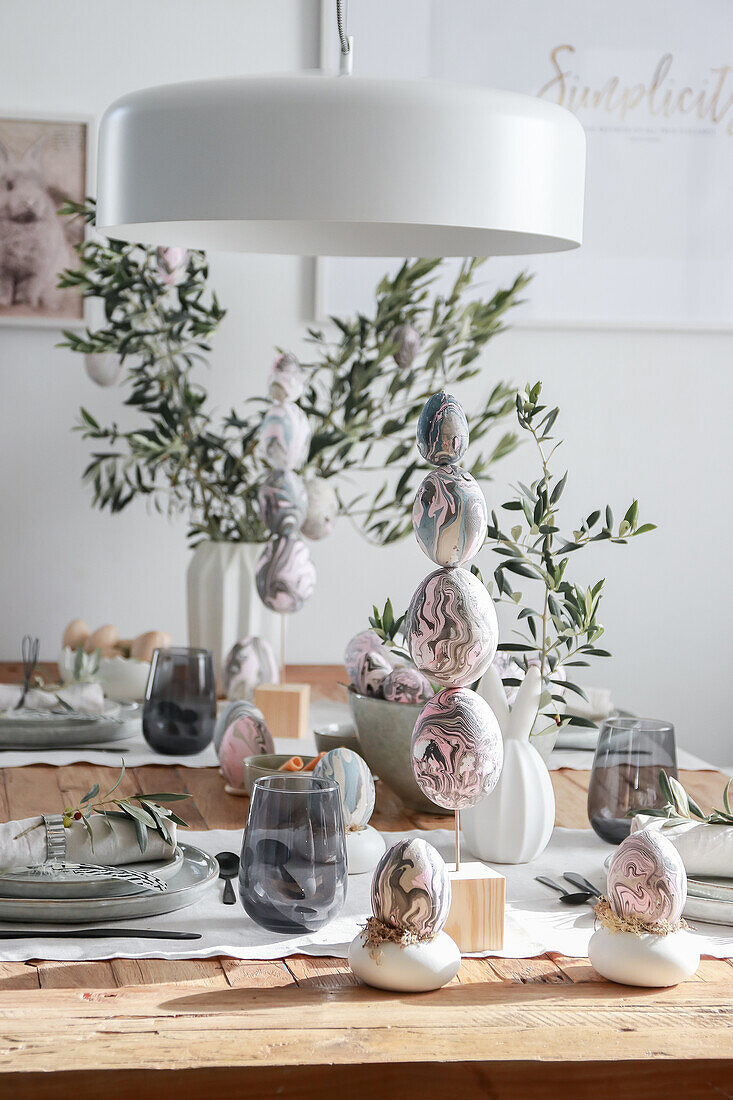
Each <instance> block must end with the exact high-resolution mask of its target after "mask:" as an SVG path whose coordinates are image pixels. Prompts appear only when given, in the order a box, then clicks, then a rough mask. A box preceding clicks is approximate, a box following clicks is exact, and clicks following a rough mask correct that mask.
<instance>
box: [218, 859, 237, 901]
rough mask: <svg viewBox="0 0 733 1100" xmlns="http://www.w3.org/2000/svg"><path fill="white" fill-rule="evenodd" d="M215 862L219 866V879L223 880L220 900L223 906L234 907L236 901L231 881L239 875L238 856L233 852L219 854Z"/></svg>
mask: <svg viewBox="0 0 733 1100" xmlns="http://www.w3.org/2000/svg"><path fill="white" fill-rule="evenodd" d="M216 862H217V863H218V864H219V878H223V879H224V897H223V898H222V900H223V902H224V904H225V905H236V902H237V899H236V898H235V896H234V887H233V886H232V879H233V878H236V877H237V875H238V874H239V856H238V855H236V854H235V853H234V852H219V855H218V856H217V857H216Z"/></svg>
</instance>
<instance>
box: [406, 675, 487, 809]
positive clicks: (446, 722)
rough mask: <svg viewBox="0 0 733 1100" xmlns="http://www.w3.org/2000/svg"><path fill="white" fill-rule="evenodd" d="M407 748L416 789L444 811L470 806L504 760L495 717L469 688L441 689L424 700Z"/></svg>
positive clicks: (481, 796)
mask: <svg viewBox="0 0 733 1100" xmlns="http://www.w3.org/2000/svg"><path fill="white" fill-rule="evenodd" d="M411 751H412V770H413V771H414V773H415V779H416V780H417V783H418V786H419V787H420V790H421V791H422V792H423V794H424V795H425V796H426V797H427V798H429V799H430V801H431V802H434V803H435V805H436V806H442V807H443V809H445V810H463V809H465V808H466V807H467V806H475V805H476V803H477V802H480V801H481V799H482V798H484V797H485V795H487V794H490V792H491V791H493V789H494V787H495V786H496V784H497V782H498V779H499V776H500V775H501V768H502V764H503V762H504V743H503V741H502V739H501V731H500V729H499V723H498V722H497V720H496V716H495V715H494V712H493V710H492V709H491V707H490V706H489V704H488V703H487V702H486V700H485V699H482V698H481V696H480V695H478V694H477V693H476V692H475V691H471V689H470V688H457V687H451V688H443V690H442V691H439V692H438V694H437V695H434V696H433V698H432V699H431V700H429V702H427V703H426V704H425V706H424V707H423V709H422V710H421V712H420V714H419V716H418V719H417V722H416V723H415V728H414V730H413V732H412V749H411Z"/></svg>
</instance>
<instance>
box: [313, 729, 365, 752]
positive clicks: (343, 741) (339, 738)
mask: <svg viewBox="0 0 733 1100" xmlns="http://www.w3.org/2000/svg"><path fill="white" fill-rule="evenodd" d="M313 736H314V737H315V739H316V748H317V749H318V751H319V752H330V751H331V749H351V751H352V752H356V753H358V754H359V756H363V755H364V753H363V752H362V751H361V749H360V748H359V742H358V740H357V737H356V730H355V729H354V723H353V722H332V723H331V724H330V725H328V726H320V727H319V728H318V729H314V730H313Z"/></svg>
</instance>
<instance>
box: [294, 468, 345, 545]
mask: <svg viewBox="0 0 733 1100" xmlns="http://www.w3.org/2000/svg"><path fill="white" fill-rule="evenodd" d="M305 489H306V493H307V495H308V510H307V513H306V517H305V520H304V522H303V524H302V525H301V528H300V530H301V533H302V534H303V535H305V537H306V538H307V539H312V540H313V541H314V542H316V541H317V540H318V539H325V538H326V537H327V536H328V535H330V534H331V532H332V531H333V529H334V526H335V525H336V519H337V517H338V512H339V504H338V499H337V497H336V491H335V489H334V487H333V485H332V484H331V481H330V480H328V479H326V478H325V477H318V476H317V475H316V476H312V477H309V478H308V480H307V481H306V483H305Z"/></svg>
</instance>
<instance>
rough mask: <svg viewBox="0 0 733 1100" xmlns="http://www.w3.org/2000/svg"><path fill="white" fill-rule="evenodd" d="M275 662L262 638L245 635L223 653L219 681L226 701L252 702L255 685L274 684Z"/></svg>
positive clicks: (275, 681)
mask: <svg viewBox="0 0 733 1100" xmlns="http://www.w3.org/2000/svg"><path fill="white" fill-rule="evenodd" d="M278 679H279V671H278V667H277V661H276V659H275V654H274V652H273V649H272V646H271V645H270V643H269V642H268V641H267V639H266V638H258V637H256V636H255V635H248V636H247V637H246V638H242V640H241V642H235V644H234V645H233V646H232V648H231V649H230V650H229V653H228V654H227V657H226V660H225V662H224V668H223V669H222V674H221V682H222V687H223V688H224V694H225V695H226V697H227V699H252V698H253V696H254V691H255V688H256V687H257V686H258V685H259V684H276V683H277V682H278Z"/></svg>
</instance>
